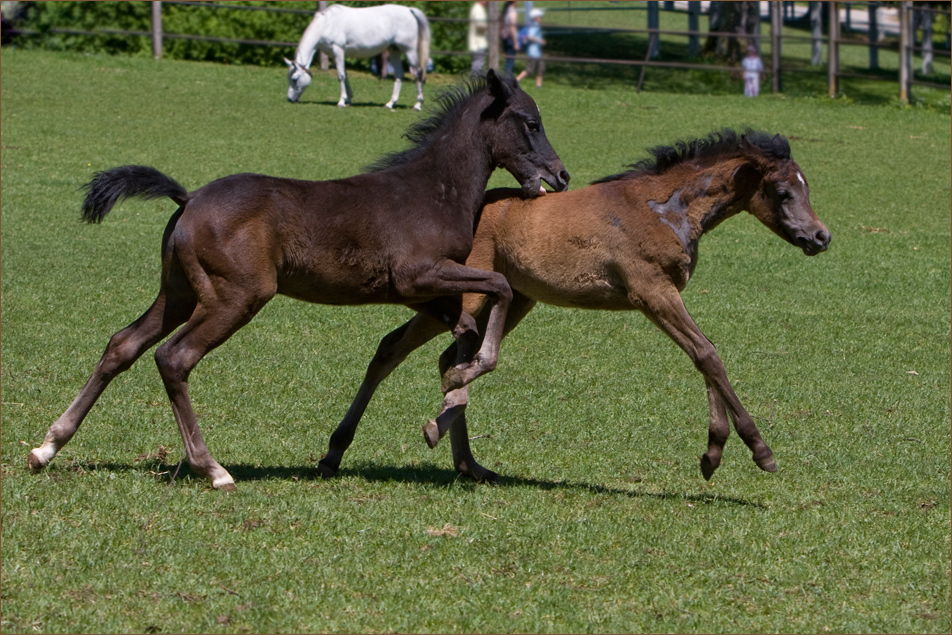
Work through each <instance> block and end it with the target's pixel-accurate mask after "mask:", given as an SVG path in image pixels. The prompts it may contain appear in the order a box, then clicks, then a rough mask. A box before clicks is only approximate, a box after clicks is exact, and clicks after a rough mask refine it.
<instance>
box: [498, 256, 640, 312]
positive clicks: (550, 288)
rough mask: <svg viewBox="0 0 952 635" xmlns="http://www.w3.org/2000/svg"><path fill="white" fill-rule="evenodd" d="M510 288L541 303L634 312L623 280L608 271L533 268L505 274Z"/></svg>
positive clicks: (515, 270) (601, 269) (510, 271)
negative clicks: (630, 310) (631, 310)
mask: <svg viewBox="0 0 952 635" xmlns="http://www.w3.org/2000/svg"><path fill="white" fill-rule="evenodd" d="M506 277H507V279H508V280H509V285H510V286H511V287H512V288H513V289H515V290H516V291H518V292H519V293H522V294H523V295H526V296H528V297H530V298H532V299H534V300H536V301H538V302H543V303H545V304H552V305H555V306H563V307H574V308H584V309H601V310H625V309H631V308H632V306H631V302H630V301H629V299H628V293H627V290H626V289H625V286H624V284H623V281H622V280H621V279H620V278H619V277H618V276H617V275H616V274H614V273H613V272H612V271H610V270H608V269H605V268H592V269H576V268H567V269H558V268H547V269H544V270H543V269H533V268H521V267H520V268H517V269H514V270H509V271H507V272H506Z"/></svg>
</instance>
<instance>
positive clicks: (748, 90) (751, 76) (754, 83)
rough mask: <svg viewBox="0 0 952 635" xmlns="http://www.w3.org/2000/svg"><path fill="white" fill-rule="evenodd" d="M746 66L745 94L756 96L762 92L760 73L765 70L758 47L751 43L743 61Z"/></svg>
mask: <svg viewBox="0 0 952 635" xmlns="http://www.w3.org/2000/svg"><path fill="white" fill-rule="evenodd" d="M741 64H743V66H744V96H746V97H756V96H757V95H759V94H760V74H761V73H762V72H763V70H764V63H763V62H762V61H760V56H759V55H757V47H756V46H754V45H753V44H751V45H750V46H748V47H747V57H745V58H744V60H743V61H742V62H741Z"/></svg>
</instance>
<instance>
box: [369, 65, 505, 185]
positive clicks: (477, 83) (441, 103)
mask: <svg viewBox="0 0 952 635" xmlns="http://www.w3.org/2000/svg"><path fill="white" fill-rule="evenodd" d="M498 77H499V80H500V81H502V82H504V83H506V84H508V85H509V86H510V87H511V88H518V86H519V84H517V83H516V81H515V79H514V78H512V77H511V76H508V75H504V74H502V73H500V74H499V75H498ZM488 85H489V83H488V81H487V80H486V77H485V76H480V75H473V76H471V77H469V78H467V79H466V80H465V81H464V82H462V83H461V84H458V85H456V86H451V87H449V88H446V89H444V90H443V91H442V92H440V93H439V94H438V95H437V96H436V100H435V101H436V105H435V106H434V107H433V108H432V110H431V112H430V113H429V115H428V116H427V117H425V118H423V119H420V120H419V121H417V122H416V123H414V124H413V125H411V126H410V128H409V129H408V130H407V132H406V134H404V135H403V136H404V137H406V138H407V139H408V140H409V141H410V143H412V144H413V145H412V146H410V147H409V148H407V149H406V150H400V151H398V152H391V153H390V154H385V155H384V156H382V157H380V158H379V159H377V160H376V161H374V162H373V163H371V164H370V165H368V166H367V167H366V168H364V170H363V171H364V172H365V173H366V172H380V171H382V170H386V169H387V168H392V167H395V166H398V165H403V164H405V163H409V162H411V161H413V160H414V159H416V158H418V157H419V156H420V155H422V154H424V153H426V151H427V150H428V149H429V148H430V146H431V145H432V144H433V141H434V139H436V138H437V136H438V132H439V131H440V130H442V128H443V126H444V125H445V124H446V123H447V122H449V121H452V120H453V119H454V118H455V117H456V115H457V114H458V113H459V112H460V111H462V110H463V109H464V108H465V107H466V106H467V105H468V104H469V103H470V102H471V101H472V100H474V99H475V98H476V96H477V95H478V94H479V93H480V92H481V91H482V90H483V89H485V88H486V87H487V86H488Z"/></svg>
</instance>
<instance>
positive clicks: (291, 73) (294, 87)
mask: <svg viewBox="0 0 952 635" xmlns="http://www.w3.org/2000/svg"><path fill="white" fill-rule="evenodd" d="M284 63H285V64H287V65H288V101H291V102H294V101H297V100H298V99H300V98H301V93H303V92H304V89H305V88H307V87H308V84H310V83H311V71H309V70H308V69H307V68H305V67H304V66H302V65H301V64H298V63H297V62H292V61H291V60H289V59H288V58H286V57H285V58H284Z"/></svg>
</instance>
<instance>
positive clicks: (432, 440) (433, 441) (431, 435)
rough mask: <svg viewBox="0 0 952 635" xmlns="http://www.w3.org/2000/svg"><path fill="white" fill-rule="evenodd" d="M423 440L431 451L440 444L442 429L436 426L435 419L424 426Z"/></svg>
mask: <svg viewBox="0 0 952 635" xmlns="http://www.w3.org/2000/svg"><path fill="white" fill-rule="evenodd" d="M423 440H424V441H426V444H427V445H428V446H430V449H431V450H432V449H433V448H435V447H436V446H437V445H438V444H439V443H440V427H439V426H438V425H436V420H435V419H430V420H429V421H427V422H426V425H425V426H423Z"/></svg>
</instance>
